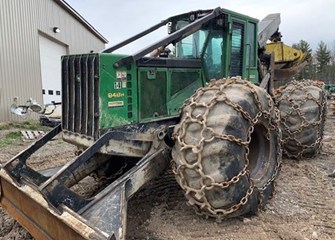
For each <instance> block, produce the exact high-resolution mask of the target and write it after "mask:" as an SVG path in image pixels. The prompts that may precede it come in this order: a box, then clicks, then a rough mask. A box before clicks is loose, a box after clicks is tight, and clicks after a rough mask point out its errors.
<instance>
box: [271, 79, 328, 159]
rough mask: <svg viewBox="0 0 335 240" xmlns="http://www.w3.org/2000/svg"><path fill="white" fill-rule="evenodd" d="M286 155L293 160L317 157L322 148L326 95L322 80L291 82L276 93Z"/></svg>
mask: <svg viewBox="0 0 335 240" xmlns="http://www.w3.org/2000/svg"><path fill="white" fill-rule="evenodd" d="M276 98H277V104H278V108H279V110H280V118H281V119H280V128H281V130H282V133H283V139H282V144H283V152H284V154H285V155H287V156H288V157H290V158H296V159H302V158H312V157H315V156H316V155H317V154H318V153H319V152H320V149H321V145H322V144H321V142H322V138H323V131H324V125H325V120H326V115H327V95H326V92H325V90H324V89H323V83H322V82H320V81H312V80H304V81H292V82H290V83H288V84H286V85H285V86H284V87H282V88H280V89H279V90H278V91H277V93H276Z"/></svg>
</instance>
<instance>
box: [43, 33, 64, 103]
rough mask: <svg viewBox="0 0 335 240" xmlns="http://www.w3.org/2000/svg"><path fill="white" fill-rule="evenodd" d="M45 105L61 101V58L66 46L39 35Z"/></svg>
mask: <svg viewBox="0 0 335 240" xmlns="http://www.w3.org/2000/svg"><path fill="white" fill-rule="evenodd" d="M39 45H40V61H41V76H42V88H43V89H42V92H43V103H44V104H48V103H51V102H52V101H55V102H60V101H61V56H63V55H65V54H66V46H64V45H61V44H59V43H57V42H54V41H52V40H50V39H48V38H46V37H44V36H41V35H39Z"/></svg>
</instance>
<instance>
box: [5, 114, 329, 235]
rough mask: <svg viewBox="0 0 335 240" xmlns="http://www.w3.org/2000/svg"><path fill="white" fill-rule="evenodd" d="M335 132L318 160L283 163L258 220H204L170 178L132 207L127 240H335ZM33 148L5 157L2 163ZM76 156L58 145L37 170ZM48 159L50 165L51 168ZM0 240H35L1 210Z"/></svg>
mask: <svg viewBox="0 0 335 240" xmlns="http://www.w3.org/2000/svg"><path fill="white" fill-rule="evenodd" d="M334 132H335V119H333V118H330V117H329V118H328V119H327V122H326V129H325V136H324V142H323V147H322V152H321V154H319V155H318V156H317V157H316V158H315V159H312V160H302V161H296V160H292V159H287V158H284V159H283V164H282V170H281V173H280V175H279V178H278V180H277V181H276V183H277V184H276V194H275V196H274V197H273V199H272V200H270V202H269V204H268V205H267V206H266V208H265V209H264V210H263V211H262V212H259V213H258V214H257V215H256V216H252V217H241V218H235V219H228V220H226V221H223V222H221V223H216V222H215V220H213V219H206V218H204V217H202V216H198V215H196V214H195V212H194V211H193V209H192V208H190V207H188V206H187V205H186V201H185V199H184V196H183V192H182V190H181V189H180V188H179V186H178V185H177V183H176V182H175V180H174V177H173V176H172V174H171V172H166V173H164V174H163V175H162V176H160V177H159V178H157V179H156V180H155V181H152V182H150V183H149V184H148V185H147V186H146V187H145V188H144V189H143V190H141V191H140V192H138V193H137V194H136V195H135V196H134V198H133V199H131V200H130V201H129V203H128V224H127V239H154V240H163V239H164V240H165V239H179V240H188V239H204V240H219V239H220V240H221V239H251V240H256V239H257V240H259V239H260V240H262V239H264V240H265V239H266V240H268V239H278V240H279V239H290V240H291V239H297V240H298V239H301V240H306V239H325V240H328V239H329V240H330V239H335V178H331V177H328V174H329V173H331V172H332V171H333V169H334V168H335V135H334ZM0 135H1V132H0ZM27 144H29V143H20V145H16V146H11V147H9V148H6V149H4V150H2V151H0V161H1V163H4V162H5V161H6V160H8V159H9V158H10V157H11V156H13V155H15V153H17V152H19V151H21V150H22V149H23V148H24V147H25V146H26V145H27ZM74 150H75V149H74V148H73V147H72V146H68V145H66V146H64V145H63V144H62V143H61V142H60V141H58V140H56V141H53V143H51V145H50V146H49V147H48V148H47V149H46V150H44V151H42V152H41V153H39V155H37V156H36V157H35V159H34V160H32V162H33V163H32V164H33V166H34V168H37V169H41V168H44V167H50V166H54V165H57V164H61V163H64V161H68V160H69V159H71V158H72V156H73V152H74ZM42 159H48V161H47V166H46V165H45V163H43V161H42ZM81 187H85V186H81ZM0 239H16V240H22V239H32V238H31V236H30V235H29V233H27V232H26V231H25V230H24V229H23V228H22V227H20V225H19V224H18V223H16V222H15V221H14V220H13V219H12V218H11V217H9V216H8V215H7V214H6V213H5V212H4V210H2V209H1V208H0Z"/></svg>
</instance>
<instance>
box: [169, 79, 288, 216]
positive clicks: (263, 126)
mask: <svg viewBox="0 0 335 240" xmlns="http://www.w3.org/2000/svg"><path fill="white" fill-rule="evenodd" d="M278 121H279V112H278V110H277V109H276V108H275V106H274V103H273V101H272V99H271V97H270V95H269V94H267V93H266V91H265V90H264V89H262V88H259V87H257V86H255V85H254V84H251V83H249V82H248V81H245V80H241V79H239V78H231V79H221V80H217V81H213V82H210V83H209V85H207V86H206V87H204V88H200V89H198V90H197V91H196V93H195V94H194V95H193V96H191V97H190V98H189V99H188V100H187V101H186V102H185V103H184V106H183V107H182V117H181V121H180V123H179V124H178V125H177V126H176V127H175V131H174V139H175V141H176V144H175V146H174V148H173V150H172V157H173V161H172V166H173V172H174V174H175V176H176V180H177V182H178V183H179V185H180V186H181V188H182V189H183V190H184V191H185V196H186V198H187V199H188V204H189V205H192V206H194V207H195V209H196V211H197V212H198V213H199V214H204V215H206V216H212V217H216V218H217V220H218V221H221V220H222V219H224V218H226V217H233V216H238V215H242V214H246V213H254V212H256V211H257V210H258V209H259V208H261V207H263V206H264V205H265V203H266V202H267V200H268V199H269V198H270V197H271V196H272V194H273V192H274V189H273V188H274V180H275V178H276V177H277V175H278V173H279V170H280V163H281V146H280V138H281V134H280V129H279V123H278Z"/></svg>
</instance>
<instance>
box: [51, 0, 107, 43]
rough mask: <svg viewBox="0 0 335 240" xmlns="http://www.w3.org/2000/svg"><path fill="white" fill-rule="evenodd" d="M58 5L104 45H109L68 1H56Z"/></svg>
mask: <svg viewBox="0 0 335 240" xmlns="http://www.w3.org/2000/svg"><path fill="white" fill-rule="evenodd" d="M54 1H55V2H56V3H57V4H59V5H60V6H61V7H62V8H63V9H64V10H65V11H67V12H68V13H70V14H71V15H72V16H73V17H74V18H76V19H77V20H78V21H79V22H81V23H82V24H83V25H84V26H85V27H86V28H87V29H88V30H89V31H90V32H92V33H93V34H94V35H95V36H97V37H98V38H99V39H100V40H101V41H103V42H104V43H106V44H107V43H108V40H107V38H105V37H104V36H102V34H101V33H99V32H98V31H97V30H96V29H95V28H94V27H93V26H92V25H91V24H90V23H89V22H88V21H86V20H85V18H83V17H82V16H81V15H80V14H79V13H78V12H77V11H76V10H74V8H72V7H71V6H70V5H69V4H68V3H67V2H66V1H64V0H54Z"/></svg>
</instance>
